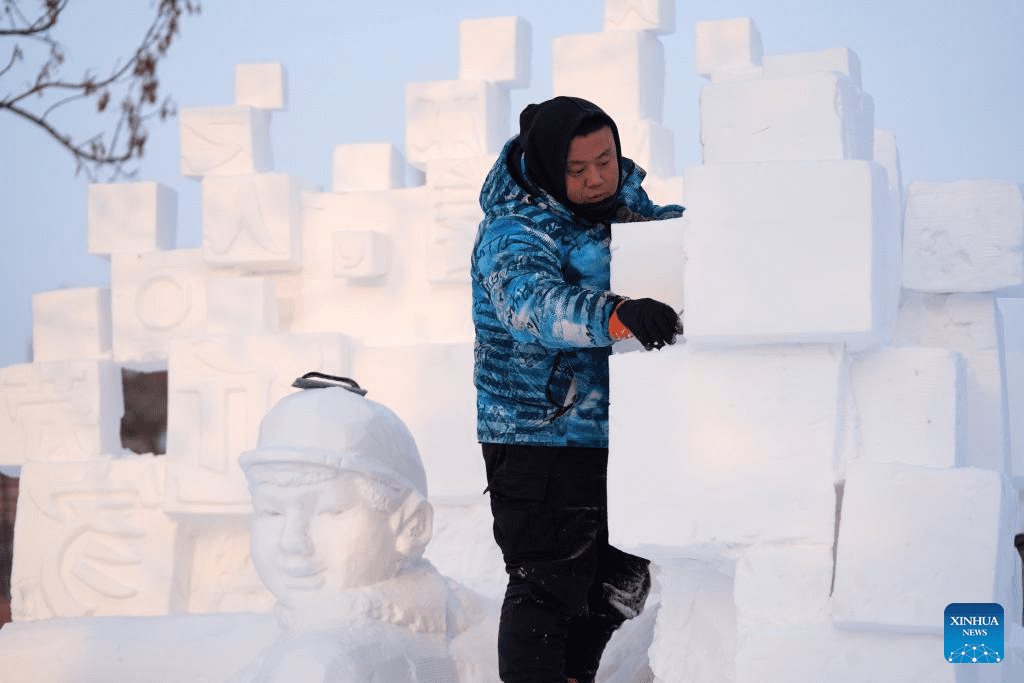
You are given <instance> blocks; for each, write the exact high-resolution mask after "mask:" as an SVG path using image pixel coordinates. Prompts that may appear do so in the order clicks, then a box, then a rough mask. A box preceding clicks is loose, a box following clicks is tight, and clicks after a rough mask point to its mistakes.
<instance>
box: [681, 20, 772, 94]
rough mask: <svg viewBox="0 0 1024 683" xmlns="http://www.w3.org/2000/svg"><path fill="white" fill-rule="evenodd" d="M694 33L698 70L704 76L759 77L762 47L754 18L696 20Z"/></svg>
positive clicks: (720, 77) (716, 78)
mask: <svg viewBox="0 0 1024 683" xmlns="http://www.w3.org/2000/svg"><path fill="white" fill-rule="evenodd" d="M694 34H695V38H696V40H695V57H696V66H697V73H698V74H700V75H701V76H703V77H704V78H708V79H711V80H713V81H716V80H722V79H727V80H731V79H734V78H742V77H745V76H753V77H755V78H756V77H759V76H760V74H761V59H762V56H763V54H764V47H763V45H762V43H761V32H760V31H758V30H757V26H756V25H755V24H754V21H753V19H750V18H747V17H739V18H736V19H723V20H720V21H698V22H697V23H696V24H695V25H694Z"/></svg>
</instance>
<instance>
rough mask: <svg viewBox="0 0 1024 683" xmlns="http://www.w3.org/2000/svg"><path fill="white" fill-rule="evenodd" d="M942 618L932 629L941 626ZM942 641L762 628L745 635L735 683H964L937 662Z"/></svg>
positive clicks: (955, 670) (953, 668)
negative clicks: (785, 682) (807, 682)
mask: <svg viewBox="0 0 1024 683" xmlns="http://www.w3.org/2000/svg"><path fill="white" fill-rule="evenodd" d="M941 622H942V613H941V612H940V613H939V617H938V621H937V623H940V624H941ZM942 647H943V642H942V636H940V635H910V634H897V633H877V634H876V633H855V632H846V631H840V630H838V629H834V628H831V627H829V626H827V625H821V624H814V625H811V626H779V627H766V628H763V629H758V630H756V631H752V632H748V633H746V634H745V635H744V636H743V638H742V639H741V641H740V643H739V646H738V648H737V654H736V678H735V679H734V680H735V681H736V683H780V682H781V681H787V682H793V683H796V682H798V681H799V682H803V681H828V683H894V682H895V681H901V682H903V681H914V682H918V681H919V682H921V683H924V682H925V681H927V683H968V680H972V679H965V678H962V677H961V676H962V674H963V671H962V670H961V669H960V667H959V666H958V665H950V664H948V663H947V662H946V661H945V660H944V659H943V658H942Z"/></svg>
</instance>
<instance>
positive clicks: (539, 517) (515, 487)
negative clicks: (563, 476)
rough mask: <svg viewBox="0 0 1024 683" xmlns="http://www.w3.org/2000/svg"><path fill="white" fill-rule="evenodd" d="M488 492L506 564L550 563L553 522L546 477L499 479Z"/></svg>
mask: <svg viewBox="0 0 1024 683" xmlns="http://www.w3.org/2000/svg"><path fill="white" fill-rule="evenodd" d="M489 490H490V494H491V512H492V513H493V515H494V540H495V541H496V542H497V543H498V547H499V548H501V552H502V554H503V555H504V557H505V565H506V566H511V565H516V564H523V563H526V562H543V561H548V560H550V559H551V555H552V550H553V540H552V536H553V533H552V531H553V529H552V526H553V522H554V519H553V517H552V514H551V510H550V507H549V505H548V504H547V502H548V501H547V493H548V480H547V477H543V476H526V475H507V476H496V477H494V478H492V480H491V482H490V485H489Z"/></svg>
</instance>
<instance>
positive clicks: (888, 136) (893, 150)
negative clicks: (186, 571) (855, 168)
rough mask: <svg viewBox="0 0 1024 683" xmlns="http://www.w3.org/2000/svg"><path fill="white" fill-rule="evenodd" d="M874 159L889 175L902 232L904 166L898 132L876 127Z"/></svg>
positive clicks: (901, 231)
mask: <svg viewBox="0 0 1024 683" xmlns="http://www.w3.org/2000/svg"><path fill="white" fill-rule="evenodd" d="M874 160H875V161H876V162H877V163H879V164H881V165H882V166H883V168H885V172H886V173H887V174H888V176H889V190H890V191H891V192H892V194H893V197H895V198H897V206H899V207H900V208H899V216H900V228H901V229H900V234H901V236H902V233H903V230H902V226H903V168H902V166H901V164H900V150H899V146H897V144H896V134H895V133H893V132H892V131H891V130H881V129H879V128H876V129H875V151H874Z"/></svg>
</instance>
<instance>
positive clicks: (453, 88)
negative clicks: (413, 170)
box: [405, 81, 510, 169]
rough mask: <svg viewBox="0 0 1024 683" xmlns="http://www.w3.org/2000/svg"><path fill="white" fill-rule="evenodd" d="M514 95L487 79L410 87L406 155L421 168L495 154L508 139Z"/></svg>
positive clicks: (406, 113) (408, 89) (406, 125)
mask: <svg viewBox="0 0 1024 683" xmlns="http://www.w3.org/2000/svg"><path fill="white" fill-rule="evenodd" d="M509 107H510V99H509V92H508V90H507V89H505V88H501V87H499V86H497V85H495V84H494V83H489V82H487V81H428V82H419V83H408V84H406V86H405V154H406V158H407V160H408V162H409V163H410V164H412V165H414V166H416V167H417V168H420V169H424V168H426V163H427V162H429V161H435V160H438V159H457V158H460V157H473V156H482V155H485V154H495V153H497V152H499V151H500V150H501V147H502V145H504V144H505V141H506V140H507V139H508V132H509Z"/></svg>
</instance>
